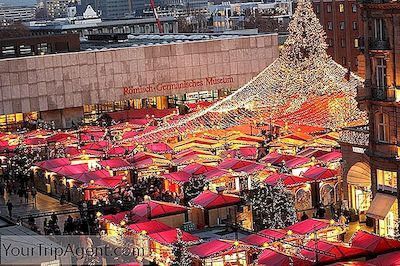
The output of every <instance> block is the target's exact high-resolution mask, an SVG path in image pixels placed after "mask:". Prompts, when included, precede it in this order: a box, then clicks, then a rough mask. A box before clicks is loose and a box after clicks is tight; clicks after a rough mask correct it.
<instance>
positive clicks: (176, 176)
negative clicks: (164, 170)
mask: <svg viewBox="0 0 400 266" xmlns="http://www.w3.org/2000/svg"><path fill="white" fill-rule="evenodd" d="M162 177H163V178H165V179H168V180H171V181H172V182H174V183H177V184H183V183H186V182H189V179H190V177H191V175H190V174H188V173H186V172H183V171H178V172H172V173H168V174H163V175H162Z"/></svg>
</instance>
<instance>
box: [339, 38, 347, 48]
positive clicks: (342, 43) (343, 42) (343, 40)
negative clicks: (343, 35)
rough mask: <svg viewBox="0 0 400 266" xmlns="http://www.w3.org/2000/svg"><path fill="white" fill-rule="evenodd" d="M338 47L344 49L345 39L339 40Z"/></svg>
mask: <svg viewBox="0 0 400 266" xmlns="http://www.w3.org/2000/svg"><path fill="white" fill-rule="evenodd" d="M340 46H341V47H342V48H345V47H346V40H345V39H340Z"/></svg>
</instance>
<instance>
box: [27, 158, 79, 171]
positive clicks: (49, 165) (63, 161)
mask: <svg viewBox="0 0 400 266" xmlns="http://www.w3.org/2000/svg"><path fill="white" fill-rule="evenodd" d="M70 164H71V162H70V160H69V159H68V158H57V159H50V160H46V161H42V162H37V163H35V165H36V166H38V167H40V168H42V169H45V170H52V169H54V168H57V167H61V166H64V165H70Z"/></svg>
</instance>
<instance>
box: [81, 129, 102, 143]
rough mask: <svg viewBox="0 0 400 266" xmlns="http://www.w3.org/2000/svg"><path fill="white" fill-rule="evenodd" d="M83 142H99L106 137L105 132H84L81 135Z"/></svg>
mask: <svg viewBox="0 0 400 266" xmlns="http://www.w3.org/2000/svg"><path fill="white" fill-rule="evenodd" d="M79 136H80V140H81V141H82V142H91V141H98V140H100V139H101V138H102V137H103V136H104V132H103V131H93V132H82V133H81V134H80V135H79Z"/></svg>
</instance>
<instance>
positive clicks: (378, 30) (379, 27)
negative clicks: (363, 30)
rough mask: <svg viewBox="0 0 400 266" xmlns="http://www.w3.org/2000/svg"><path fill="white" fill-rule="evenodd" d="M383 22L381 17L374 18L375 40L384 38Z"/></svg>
mask: <svg viewBox="0 0 400 266" xmlns="http://www.w3.org/2000/svg"><path fill="white" fill-rule="evenodd" d="M385 31H386V29H385V22H384V21H383V19H381V18H378V19H374V37H375V40H378V41H383V40H385V38H386V32H385Z"/></svg>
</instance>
